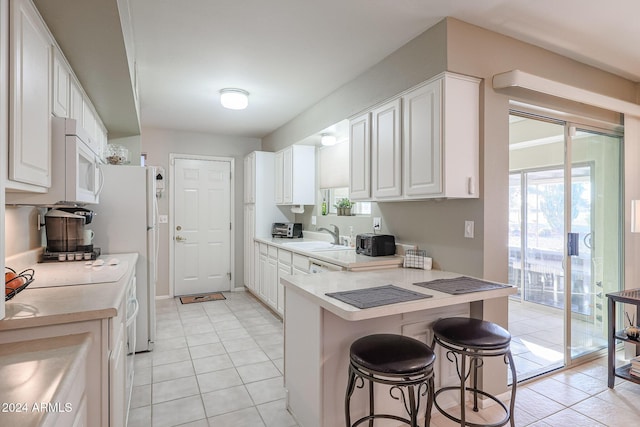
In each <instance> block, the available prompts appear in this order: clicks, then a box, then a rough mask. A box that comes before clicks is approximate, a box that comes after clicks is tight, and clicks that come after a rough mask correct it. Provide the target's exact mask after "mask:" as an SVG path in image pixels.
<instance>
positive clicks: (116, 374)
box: [109, 324, 127, 425]
mask: <svg viewBox="0 0 640 427" xmlns="http://www.w3.org/2000/svg"><path fill="white" fill-rule="evenodd" d="M116 328H117V329H118V330H115V331H111V332H112V333H114V334H117V335H116V336H117V338H116V347H115V349H113V351H112V352H111V354H110V356H109V418H110V420H111V423H112V425H124V424H125V420H126V413H125V408H126V407H127V404H126V393H125V389H126V375H127V372H126V366H125V363H126V357H127V355H126V352H125V350H124V346H125V345H126V344H125V337H124V335H125V334H124V327H123V325H122V324H120V325H116Z"/></svg>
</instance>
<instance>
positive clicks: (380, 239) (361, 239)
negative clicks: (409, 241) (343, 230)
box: [356, 233, 396, 256]
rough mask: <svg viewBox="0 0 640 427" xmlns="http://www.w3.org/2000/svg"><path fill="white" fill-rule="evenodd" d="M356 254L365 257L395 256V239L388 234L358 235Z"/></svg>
mask: <svg viewBox="0 0 640 427" xmlns="http://www.w3.org/2000/svg"><path fill="white" fill-rule="evenodd" d="M356 253H358V254H362V255H367V256H386V255H395V253H396V238H395V237H394V236H392V235H390V234H374V233H365V234H358V235H357V236H356Z"/></svg>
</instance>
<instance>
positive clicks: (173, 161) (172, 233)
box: [168, 153, 236, 298]
mask: <svg viewBox="0 0 640 427" xmlns="http://www.w3.org/2000/svg"><path fill="white" fill-rule="evenodd" d="M176 160H203V161H217V162H228V163H229V165H230V167H231V177H230V178H229V186H230V187H231V188H230V189H229V205H230V206H229V218H230V221H231V230H229V233H230V239H229V251H230V256H229V270H230V271H231V291H234V290H235V288H236V286H235V280H236V274H235V240H236V239H235V231H236V221H235V177H236V174H235V158H234V157H220V156H204V155H200V154H179V153H169V210H170V212H171V215H169V235H168V243H169V297H170V298H173V297H174V296H175V278H174V273H175V261H176V259H175V251H174V249H173V240H174V238H175V215H174V212H175V206H174V203H175V182H176V181H175V164H176Z"/></svg>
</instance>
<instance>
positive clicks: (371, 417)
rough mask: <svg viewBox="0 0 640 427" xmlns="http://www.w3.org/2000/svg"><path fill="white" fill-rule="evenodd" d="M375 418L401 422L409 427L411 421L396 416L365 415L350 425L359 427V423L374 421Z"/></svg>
mask: <svg viewBox="0 0 640 427" xmlns="http://www.w3.org/2000/svg"><path fill="white" fill-rule="evenodd" d="M376 418H386V419H389V420H395V421H400V422H403V423H405V424H408V425H411V420H409V419H407V418H402V417H399V416H397V415H391V414H374V415H367V416H366V417H362V418H360V419H359V420H357V421H356V422H354V423H353V424H352V427H356V426H357V425H360V423H363V422H365V421H369V420H374V419H376Z"/></svg>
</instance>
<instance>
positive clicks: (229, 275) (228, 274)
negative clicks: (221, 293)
mask: <svg viewBox="0 0 640 427" xmlns="http://www.w3.org/2000/svg"><path fill="white" fill-rule="evenodd" d="M227 277H228V278H229V281H231V272H229V273H227Z"/></svg>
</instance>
